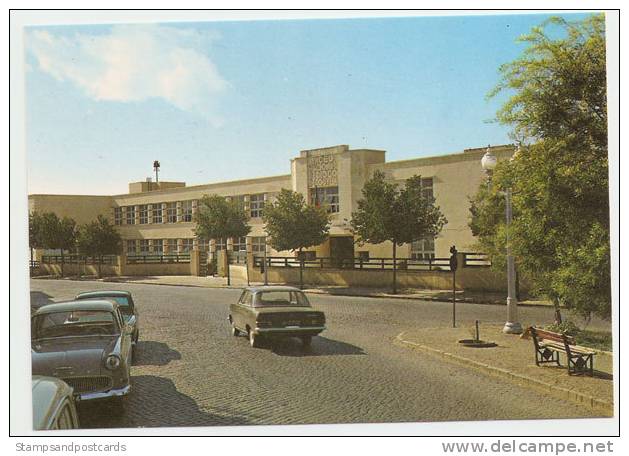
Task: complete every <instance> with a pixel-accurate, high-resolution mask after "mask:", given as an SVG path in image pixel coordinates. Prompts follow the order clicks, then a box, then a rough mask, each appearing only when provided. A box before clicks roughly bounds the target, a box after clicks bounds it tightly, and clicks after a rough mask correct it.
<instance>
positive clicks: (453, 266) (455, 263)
mask: <svg viewBox="0 0 629 456" xmlns="http://www.w3.org/2000/svg"><path fill="white" fill-rule="evenodd" d="M450 253H451V254H452V255H450V270H451V271H452V327H453V328H456V269H457V267H458V266H459V262H458V260H457V257H456V254H457V253H458V252H457V250H456V247H455V246H452V247H450Z"/></svg>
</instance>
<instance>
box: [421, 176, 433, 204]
mask: <svg viewBox="0 0 629 456" xmlns="http://www.w3.org/2000/svg"><path fill="white" fill-rule="evenodd" d="M422 196H423V197H424V198H429V199H431V200H432V199H433V198H434V196H433V193H432V177H428V178H426V179H422Z"/></svg>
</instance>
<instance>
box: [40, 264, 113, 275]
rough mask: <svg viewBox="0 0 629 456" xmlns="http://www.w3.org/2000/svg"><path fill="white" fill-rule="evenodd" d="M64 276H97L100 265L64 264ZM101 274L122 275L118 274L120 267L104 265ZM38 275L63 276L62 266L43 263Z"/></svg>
mask: <svg viewBox="0 0 629 456" xmlns="http://www.w3.org/2000/svg"><path fill="white" fill-rule="evenodd" d="M63 274H64V275H87V276H97V275H98V265H95V264H76V263H74V264H64V265H63ZM101 274H102V275H103V276H116V275H120V274H119V273H118V266H116V265H112V264H103V265H101ZM36 275H58V276H60V275H61V265H60V264H47V263H42V264H40V265H39V271H38V272H37V273H36Z"/></svg>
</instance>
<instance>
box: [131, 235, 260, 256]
mask: <svg viewBox="0 0 629 456" xmlns="http://www.w3.org/2000/svg"><path fill="white" fill-rule="evenodd" d="M250 239H251V247H252V250H253V253H254V254H255V253H263V252H264V246H265V239H264V237H263V236H260V237H256V236H252V237H251V238H250ZM197 245H198V247H197V248H198V250H199V251H201V252H209V251H210V241H209V240H208V239H198V243H197ZM193 248H194V239H193V238H183V239H127V240H126V241H125V252H126V254H127V255H163V254H164V251H165V249H167V250H168V253H170V254H175V253H176V254H184V253H190V252H191V251H192V250H193ZM215 248H216V250H225V249H226V248H227V242H226V241H225V239H216V242H215ZM232 250H233V251H234V252H244V251H246V250H247V238H246V237H244V236H243V237H239V238H233V239H232Z"/></svg>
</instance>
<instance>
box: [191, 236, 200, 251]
mask: <svg viewBox="0 0 629 456" xmlns="http://www.w3.org/2000/svg"><path fill="white" fill-rule="evenodd" d="M192 250H194V251H195V252H198V251H199V238H196V237H195V238H192Z"/></svg>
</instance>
